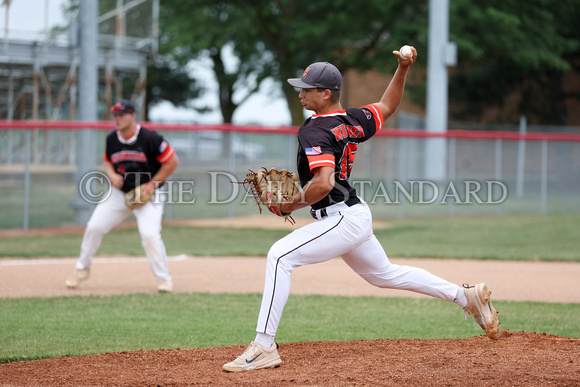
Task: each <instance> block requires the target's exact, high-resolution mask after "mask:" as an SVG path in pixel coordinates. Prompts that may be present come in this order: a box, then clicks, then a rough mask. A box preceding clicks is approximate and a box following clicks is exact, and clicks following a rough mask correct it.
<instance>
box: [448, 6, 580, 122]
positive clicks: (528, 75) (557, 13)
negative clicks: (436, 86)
mask: <svg viewBox="0 0 580 387" xmlns="http://www.w3.org/2000/svg"><path fill="white" fill-rule="evenodd" d="M450 6H451V9H450V39H451V40H453V41H455V42H457V46H458V51H459V62H458V66H457V68H456V69H453V70H452V72H453V75H452V76H451V77H450V85H449V103H450V105H451V115H452V116H453V118H455V119H458V120H475V121H480V120H482V119H483V118H482V114H483V111H484V110H485V109H486V108H489V107H497V108H498V109H497V111H498V112H500V113H499V114H498V115H497V116H494V117H489V118H488V119H490V120H493V121H494V122H512V123H514V122H517V120H518V118H519V116H520V115H526V116H528V117H531V120H530V121H531V122H534V121H535V122H536V123H555V124H561V125H565V124H566V123H567V118H568V114H567V109H566V105H565V102H566V98H568V97H571V96H572V95H570V94H567V93H565V92H564V91H563V82H562V77H563V75H564V74H565V73H566V72H568V71H571V70H572V69H573V63H574V61H575V60H576V61H577V60H578V59H579V58H580V35H579V34H578V32H577V29H576V28H575V27H574V26H577V25H578V23H580V4H578V3H577V2H568V1H558V0H526V1H522V0H501V1H500V0H490V1H485V2H478V3H474V2H472V1H470V0H454V1H452V2H450ZM514 93H516V94H518V96H519V103H518V105H517V106H515V107H514V108H512V109H502V107H503V106H504V105H505V104H506V99H507V97H508V96H510V95H513V94H514Z"/></svg>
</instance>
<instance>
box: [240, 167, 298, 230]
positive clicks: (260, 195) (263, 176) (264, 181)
mask: <svg viewBox="0 0 580 387" xmlns="http://www.w3.org/2000/svg"><path fill="white" fill-rule="evenodd" d="M242 183H243V184H244V185H245V184H248V185H249V186H250V188H251V190H252V194H253V195H254V198H255V199H256V203H257V204H258V207H259V208H260V213H262V207H261V206H260V203H261V204H263V205H265V206H266V207H267V208H268V210H269V211H270V212H271V213H273V214H275V215H278V216H280V217H283V218H284V221H286V220H287V221H289V222H290V223H291V224H294V223H295V222H294V219H293V218H292V216H290V214H291V213H285V212H282V210H281V209H280V206H281V204H282V202H284V201H286V200H289V199H290V198H292V196H294V195H296V194H297V193H298V192H299V190H300V189H299V185H300V181H299V179H298V174H296V173H292V172H288V171H287V170H285V169H282V170H278V169H276V168H270V169H269V170H268V169H266V168H262V169H260V170H259V171H258V172H254V171H252V170H250V173H248V174H247V175H246V180H244V181H243V182H242Z"/></svg>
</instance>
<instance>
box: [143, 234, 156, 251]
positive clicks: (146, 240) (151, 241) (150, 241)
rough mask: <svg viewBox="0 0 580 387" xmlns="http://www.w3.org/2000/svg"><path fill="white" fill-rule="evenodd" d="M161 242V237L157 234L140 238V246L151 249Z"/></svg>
mask: <svg viewBox="0 0 580 387" xmlns="http://www.w3.org/2000/svg"><path fill="white" fill-rule="evenodd" d="M159 242H161V235H158V234H151V235H142V236H141V244H142V245H143V247H145V248H147V247H152V246H156V245H158V244H159Z"/></svg>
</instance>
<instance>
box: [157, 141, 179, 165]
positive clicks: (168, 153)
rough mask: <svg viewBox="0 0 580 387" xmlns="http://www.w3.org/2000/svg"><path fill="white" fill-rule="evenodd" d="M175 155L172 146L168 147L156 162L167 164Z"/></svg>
mask: <svg viewBox="0 0 580 387" xmlns="http://www.w3.org/2000/svg"><path fill="white" fill-rule="evenodd" d="M174 153H175V150H173V148H172V147H171V145H169V144H168V145H167V148H165V151H164V152H163V153H161V154H160V155H159V156H157V158H156V160H157V161H159V162H160V163H161V164H165V163H166V162H167V161H168V160H169V159H170V158H171V157H172V156H173V154H174Z"/></svg>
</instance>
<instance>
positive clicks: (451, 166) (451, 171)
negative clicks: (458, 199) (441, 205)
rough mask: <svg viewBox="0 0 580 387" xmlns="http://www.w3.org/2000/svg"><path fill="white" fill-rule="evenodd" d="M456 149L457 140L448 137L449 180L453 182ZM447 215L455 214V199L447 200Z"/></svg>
mask: <svg viewBox="0 0 580 387" xmlns="http://www.w3.org/2000/svg"><path fill="white" fill-rule="evenodd" d="M456 151H457V140H456V139H455V138H450V139H449V182H450V183H453V184H455V168H456V167H455V157H456ZM447 208H448V210H449V211H448V214H449V216H454V215H455V200H453V201H451V200H450V201H449V203H448V204H447Z"/></svg>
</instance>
